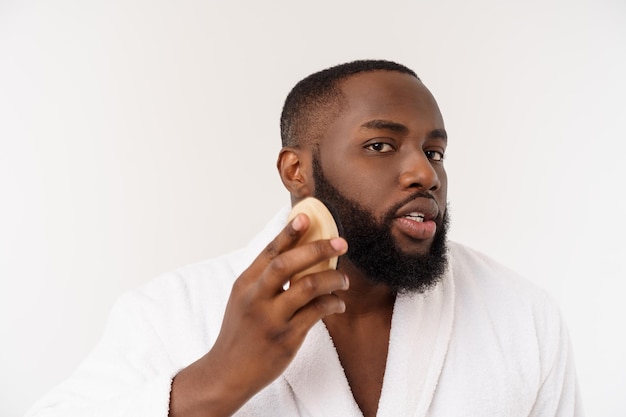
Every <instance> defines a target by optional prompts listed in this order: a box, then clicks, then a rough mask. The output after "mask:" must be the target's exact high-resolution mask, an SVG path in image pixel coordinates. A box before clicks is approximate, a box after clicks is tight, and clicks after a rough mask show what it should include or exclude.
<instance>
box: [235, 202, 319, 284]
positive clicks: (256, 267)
mask: <svg viewBox="0 0 626 417" xmlns="http://www.w3.org/2000/svg"><path fill="white" fill-rule="evenodd" d="M310 224H311V222H310V220H309V218H308V217H307V215H306V214H302V213H301V214H298V215H297V216H296V217H294V218H293V219H292V220H291V221H290V222H289V223H287V225H286V226H285V227H284V228H283V230H281V232H280V233H279V234H278V235H277V236H276V237H275V238H274V239H273V240H272V241H271V242H270V243H269V244H268V245H267V246H266V247H265V248H264V249H263V251H262V252H261V253H260V254H259V255H258V256H257V257H256V259H255V260H254V261H253V262H252V264H250V266H249V267H248V268H247V269H246V272H247V273H244V274H243V275H242V277H248V276H249V277H251V278H250V279H254V280H256V279H257V278H258V277H259V276H261V274H262V273H263V271H264V270H265V268H267V266H268V265H269V263H270V262H272V260H273V259H274V258H276V257H277V256H278V255H280V254H281V253H283V252H285V251H286V250H289V249H292V248H294V247H295V246H296V245H297V243H298V240H299V239H300V238H301V237H302V235H303V234H304V233H305V232H306V230H307V229H308V227H309V226H310Z"/></svg>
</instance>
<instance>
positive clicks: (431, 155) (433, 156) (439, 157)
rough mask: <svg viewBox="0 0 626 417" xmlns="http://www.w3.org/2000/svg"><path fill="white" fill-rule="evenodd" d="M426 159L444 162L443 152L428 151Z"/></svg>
mask: <svg viewBox="0 0 626 417" xmlns="http://www.w3.org/2000/svg"><path fill="white" fill-rule="evenodd" d="M426 157H427V158H428V159H430V160H431V161H437V162H439V161H443V152H439V151H426Z"/></svg>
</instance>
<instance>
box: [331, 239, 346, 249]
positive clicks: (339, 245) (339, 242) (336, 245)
mask: <svg viewBox="0 0 626 417" xmlns="http://www.w3.org/2000/svg"><path fill="white" fill-rule="evenodd" d="M330 246H332V247H333V249H335V250H336V251H337V252H341V251H344V250H346V248H347V247H348V243H347V242H346V241H345V240H343V239H342V238H340V237H336V238H334V239H331V241H330Z"/></svg>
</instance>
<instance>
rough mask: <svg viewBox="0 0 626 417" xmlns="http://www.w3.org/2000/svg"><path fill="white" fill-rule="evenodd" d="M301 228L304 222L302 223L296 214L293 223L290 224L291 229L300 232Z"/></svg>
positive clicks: (299, 216) (300, 217)
mask: <svg viewBox="0 0 626 417" xmlns="http://www.w3.org/2000/svg"><path fill="white" fill-rule="evenodd" d="M302 226H304V222H303V221H302V216H301V215H300V214H298V215H297V216H296V218H295V219H293V222H291V227H293V230H295V231H300V230H302Z"/></svg>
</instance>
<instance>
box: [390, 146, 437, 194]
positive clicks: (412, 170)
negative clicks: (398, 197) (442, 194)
mask: <svg viewBox="0 0 626 417" xmlns="http://www.w3.org/2000/svg"><path fill="white" fill-rule="evenodd" d="M398 182H399V184H400V186H401V187H402V188H403V189H410V188H413V189H415V190H422V191H435V190H437V189H439V187H440V186H441V181H440V179H439V175H438V174H437V171H436V170H435V168H434V166H433V164H432V162H431V160H430V159H428V157H427V156H426V153H425V152H424V151H423V150H421V149H419V150H415V151H411V152H407V154H406V155H405V156H404V158H403V159H402V167H401V172H400V176H399V178H398Z"/></svg>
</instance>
